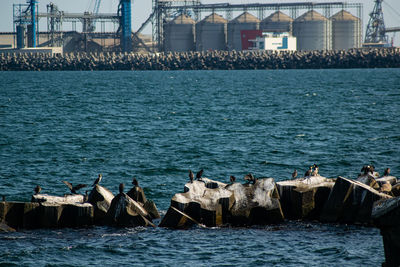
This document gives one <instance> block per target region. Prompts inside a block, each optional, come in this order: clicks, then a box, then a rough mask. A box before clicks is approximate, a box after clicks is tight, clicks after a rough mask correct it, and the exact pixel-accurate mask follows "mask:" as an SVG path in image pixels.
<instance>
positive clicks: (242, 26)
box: [227, 12, 260, 50]
mask: <svg viewBox="0 0 400 267" xmlns="http://www.w3.org/2000/svg"><path fill="white" fill-rule="evenodd" d="M259 27H260V20H259V19H258V18H256V17H255V16H253V15H252V14H250V13H249V12H244V13H243V14H241V15H240V16H238V17H236V18H235V19H233V20H231V21H230V22H229V23H228V44H227V46H228V49H229V50H242V38H241V34H240V31H242V30H258V29H259Z"/></svg>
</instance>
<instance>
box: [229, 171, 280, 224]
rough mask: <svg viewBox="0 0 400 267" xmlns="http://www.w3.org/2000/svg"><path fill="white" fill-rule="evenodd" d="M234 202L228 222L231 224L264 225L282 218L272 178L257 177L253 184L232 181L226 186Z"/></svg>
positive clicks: (277, 221) (277, 194)
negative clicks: (232, 182)
mask: <svg viewBox="0 0 400 267" xmlns="http://www.w3.org/2000/svg"><path fill="white" fill-rule="evenodd" d="M226 189H228V190H229V191H231V192H232V193H233V196H234V199H235V202H234V205H232V208H231V209H230V210H229V211H230V218H229V222H230V223H231V224H233V225H254V224H257V225H264V224H271V223H279V222H282V221H283V220H284V215H283V212H282V208H281V204H280V201H279V193H278V190H277V188H276V184H275V181H274V179H273V178H263V179H258V180H257V181H256V182H255V183H254V184H245V185H242V184H239V183H234V184H231V185H228V186H227V187H226Z"/></svg>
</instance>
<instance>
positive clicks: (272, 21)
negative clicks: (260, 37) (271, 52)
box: [260, 11, 293, 33]
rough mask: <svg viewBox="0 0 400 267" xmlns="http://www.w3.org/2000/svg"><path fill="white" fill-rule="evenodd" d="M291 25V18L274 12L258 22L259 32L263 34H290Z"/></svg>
mask: <svg viewBox="0 0 400 267" xmlns="http://www.w3.org/2000/svg"><path fill="white" fill-rule="evenodd" d="M292 23H293V19H292V18H291V17H289V16H288V15H286V14H285V13H282V12H281V11H276V12H275V13H273V14H271V15H270V16H268V17H266V18H265V19H263V20H262V21H261V22H260V30H262V31H264V32H289V33H292Z"/></svg>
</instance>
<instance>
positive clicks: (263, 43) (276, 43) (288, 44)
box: [249, 32, 297, 51]
mask: <svg viewBox="0 0 400 267" xmlns="http://www.w3.org/2000/svg"><path fill="white" fill-rule="evenodd" d="M249 41H251V42H253V46H252V47H251V49H250V50H270V51H296V49H297V48H296V46H297V40H296V37H293V36H291V35H290V33H288V32H282V33H275V32H263V33H262V36H261V37H260V36H257V37H256V39H253V40H249Z"/></svg>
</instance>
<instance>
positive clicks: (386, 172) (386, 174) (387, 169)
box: [383, 168, 390, 176]
mask: <svg viewBox="0 0 400 267" xmlns="http://www.w3.org/2000/svg"><path fill="white" fill-rule="evenodd" d="M389 175H390V168H386V169H385V172H384V173H383V176H389Z"/></svg>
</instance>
